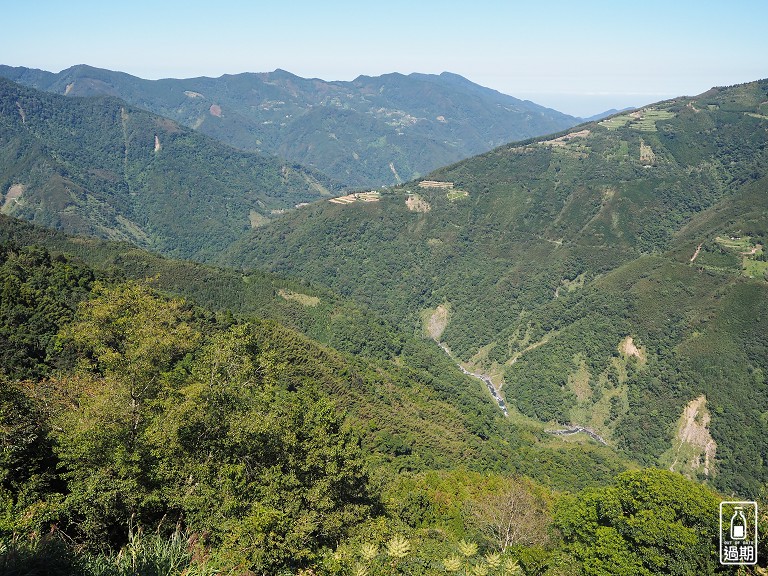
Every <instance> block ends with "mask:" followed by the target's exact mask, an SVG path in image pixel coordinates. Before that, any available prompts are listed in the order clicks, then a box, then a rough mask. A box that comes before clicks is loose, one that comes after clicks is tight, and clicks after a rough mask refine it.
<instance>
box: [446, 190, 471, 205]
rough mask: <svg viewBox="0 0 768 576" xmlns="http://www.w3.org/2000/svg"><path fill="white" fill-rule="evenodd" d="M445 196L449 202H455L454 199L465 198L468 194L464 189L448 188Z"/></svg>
mask: <svg viewBox="0 0 768 576" xmlns="http://www.w3.org/2000/svg"><path fill="white" fill-rule="evenodd" d="M445 196H446V198H448V201H449V202H455V201H456V200H461V199H462V198H467V197H468V196H469V192H467V191H466V190H449V191H448V192H447V193H446V194H445Z"/></svg>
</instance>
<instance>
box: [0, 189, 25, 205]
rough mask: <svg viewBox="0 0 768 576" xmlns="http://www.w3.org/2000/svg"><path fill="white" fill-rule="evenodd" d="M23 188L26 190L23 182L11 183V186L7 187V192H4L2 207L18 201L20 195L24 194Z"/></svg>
mask: <svg viewBox="0 0 768 576" xmlns="http://www.w3.org/2000/svg"><path fill="white" fill-rule="evenodd" d="M24 190H26V186H24V184H11V187H10V188H8V192H6V193H5V199H4V200H3V208H6V207H10V205H11V203H13V204H15V203H16V202H18V201H19V198H21V195H22V194H24Z"/></svg>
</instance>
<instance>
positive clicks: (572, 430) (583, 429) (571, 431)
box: [438, 342, 608, 446]
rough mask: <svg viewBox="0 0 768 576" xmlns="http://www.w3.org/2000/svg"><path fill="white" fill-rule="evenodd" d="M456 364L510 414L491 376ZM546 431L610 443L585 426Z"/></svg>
mask: <svg viewBox="0 0 768 576" xmlns="http://www.w3.org/2000/svg"><path fill="white" fill-rule="evenodd" d="M438 344H439V345H440V348H442V349H443V352H445V353H446V354H447V355H448V357H449V358H450V359H451V360H453V361H454V362H456V359H455V358H454V357H453V354H451V349H450V348H448V345H447V344H444V343H443V342H438ZM456 366H458V367H459V370H461V371H462V372H464V374H466V375H467V376H472V377H474V378H477V379H478V380H480V381H482V382H483V383H485V385H486V386H487V387H488V390H489V391H490V393H491V396H493V399H494V400H496V402H497V403H498V405H499V408H500V409H501V411H502V412H504V416H509V412H508V411H507V405H506V404H505V403H504V399H503V398H502V397H501V396H500V395H499V393H498V392H497V391H496V386H494V385H493V382H492V381H491V377H490V376H488V375H486V374H478V373H476V372H470V371H469V370H467V369H466V368H464V366H462V365H461V364H459V363H458V362H456ZM544 432H546V433H547V434H552V435H553V436H570V435H571V434H578V433H579V432H582V433H584V434H586V435H587V436H589V437H590V438H592V439H593V440H594V441H595V442H599V443H600V444H603V445H605V446H607V445H608V443H607V442H606V441H605V440H604V439H603V437H602V436H600V434H598V433H597V432H595V431H594V430H592V429H590V428H586V427H584V426H577V425H570V426H568V427H567V428H562V429H559V430H544Z"/></svg>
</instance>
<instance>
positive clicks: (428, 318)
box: [422, 304, 450, 342]
mask: <svg viewBox="0 0 768 576" xmlns="http://www.w3.org/2000/svg"><path fill="white" fill-rule="evenodd" d="M449 314H450V310H449V306H448V304H440V305H439V306H438V307H437V308H435V309H432V308H428V309H427V310H425V311H424V312H423V313H422V321H423V325H424V331H425V332H426V333H427V334H428V335H429V337H430V338H431V339H432V340H434V341H435V342H440V337H441V336H442V335H443V332H444V331H445V328H446V326H448V317H449Z"/></svg>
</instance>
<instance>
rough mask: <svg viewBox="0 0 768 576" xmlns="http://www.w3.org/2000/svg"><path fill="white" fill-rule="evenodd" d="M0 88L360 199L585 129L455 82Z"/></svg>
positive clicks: (431, 78) (282, 79)
mask: <svg viewBox="0 0 768 576" xmlns="http://www.w3.org/2000/svg"><path fill="white" fill-rule="evenodd" d="M0 76H3V77H6V78H9V79H10V80H13V81H14V82H19V83H21V84H24V85H27V86H31V87H33V88H37V89H38V90H46V91H49V92H54V93H57V94H63V95H67V96H104V95H107V96H115V97H118V98H121V99H123V100H124V101H126V102H128V103H129V104H131V105H133V106H137V107H139V108H143V109H145V110H149V111H151V112H154V113H155V114H160V115H162V116H166V117H168V118H171V119H173V120H175V121H176V122H178V123H180V124H183V125H185V126H188V127H190V128H194V129H195V130H198V131H199V132H202V133H204V134H208V135H210V136H213V137H214V138H217V139H219V140H220V141H222V142H224V143H226V144H230V145H232V146H235V147H237V148H241V149H244V150H252V151H257V152H262V153H266V154H271V155H277V156H280V157H282V158H287V159H288V160H290V161H291V162H296V163H299V164H302V165H304V166H310V167H313V168H315V169H317V170H320V171H322V172H323V173H325V174H328V175H329V176H330V177H331V178H333V179H335V180H336V181H338V182H342V183H344V184H345V185H346V186H350V187H369V186H375V187H379V186H381V185H385V184H397V183H401V182H404V181H408V180H411V179H413V178H416V177H418V176H419V175H421V174H426V173H427V172H429V171H431V170H434V169H435V168H438V167H440V166H445V165H446V164H450V163H451V162H456V161H457V160H461V159H463V158H467V157H468V156H472V155H473V154H479V153H481V152H485V151H487V150H490V149H491V148H493V147H495V146H499V145H500V144H504V143H506V142H511V141H512V140H520V139H522V138H529V137H531V136H538V135H541V134H549V133H551V132H556V131H558V130H562V129H564V128H568V127H569V126H573V125H574V124H576V123H578V122H579V121H580V120H579V119H578V118H574V117H572V116H568V115H566V114H561V113H560V112H557V111H556V110H551V109H549V108H545V107H543V106H539V105H537V104H534V103H532V102H529V101H524V100H518V99H517V98H513V97H512V96H507V95H505V94H501V93H499V92H497V91H495V90H491V89H488V88H484V87H482V86H479V85H477V84H474V83H472V82H470V81H469V80H467V79H466V78H462V77H461V76H458V75H456V74H450V73H447V72H444V73H443V74H440V75H439V76H437V75H431V74H409V75H408V76H404V75H402V74H386V75H384V76H378V77H370V76H360V77H359V78H357V79H356V80H354V81H352V82H325V81H323V80H318V79H316V78H313V79H305V78H300V77H298V76H295V75H293V74H290V73H288V72H285V71H284V70H275V71H274V72H270V73H262V74H237V75H225V76H222V77H220V78H187V79H164V80H143V79H141V78H136V77H135V76H130V75H128V74H124V73H122V72H113V71H111V70H102V69H98V68H92V67H90V66H74V67H72V68H69V69H67V70H64V71H62V72H59V73H58V74H53V73H51V72H44V71H42V70H34V69H29V68H12V67H9V66H0Z"/></svg>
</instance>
